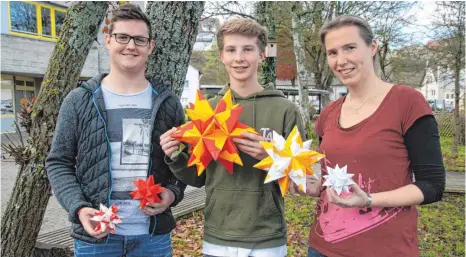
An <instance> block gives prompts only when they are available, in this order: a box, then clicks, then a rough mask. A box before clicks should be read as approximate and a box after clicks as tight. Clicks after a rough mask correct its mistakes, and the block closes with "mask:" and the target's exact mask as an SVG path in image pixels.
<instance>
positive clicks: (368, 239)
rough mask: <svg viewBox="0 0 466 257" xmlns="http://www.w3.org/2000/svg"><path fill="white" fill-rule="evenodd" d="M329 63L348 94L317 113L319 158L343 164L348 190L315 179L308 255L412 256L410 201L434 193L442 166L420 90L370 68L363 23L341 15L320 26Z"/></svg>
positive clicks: (370, 42) (440, 184) (369, 42)
mask: <svg viewBox="0 0 466 257" xmlns="http://www.w3.org/2000/svg"><path fill="white" fill-rule="evenodd" d="M320 37H321V42H322V44H323V46H324V48H325V50H326V52H327V59H328V64H329V66H330V68H331V69H332V71H333V73H334V74H335V75H336V76H337V78H338V79H339V80H340V81H341V82H342V83H343V84H344V85H346V86H347V87H348V91H349V92H348V94H347V95H346V96H344V97H342V98H340V99H338V100H336V101H334V102H332V103H330V104H328V105H327V106H326V107H325V108H324V110H323V111H322V113H321V115H320V116H319V118H318V119H317V121H316V125H315V129H316V131H317V134H318V135H319V138H320V151H321V152H322V153H324V154H325V155H326V158H325V159H324V160H323V161H322V173H323V174H322V175H326V174H327V168H334V167H335V166H336V165H339V167H344V166H347V171H348V173H351V174H354V176H353V177H352V179H353V180H354V182H355V184H354V185H352V186H350V188H351V193H346V194H343V195H337V193H336V192H335V191H334V190H333V189H332V188H330V187H327V188H321V183H315V184H313V185H312V186H309V190H308V192H307V194H308V195H311V196H319V197H320V200H319V202H318V206H317V213H316V217H315V220H314V223H313V225H312V227H311V231H310V233H309V244H310V247H309V257H322V256H330V257H334V256H358V257H359V256H367V257H369V256H370V257H374V256H377V257H384V256H387V257H398V256H409V257H413V256H419V249H418V248H419V247H418V239H417V236H418V235H417V218H418V213H417V210H416V207H415V206H416V205H419V204H426V203H432V202H435V201H439V200H440V199H441V197H442V194H443V190H444V187H445V170H444V167H443V160H442V154H441V149H440V142H439V135H438V127H437V123H436V121H435V118H434V117H433V115H432V111H431V109H430V107H429V105H428V103H427V102H426V100H425V99H424V97H423V96H422V95H421V94H420V93H419V92H418V91H416V90H415V89H412V88H411V87H408V86H405V85H393V84H390V83H387V82H384V81H382V80H381V79H380V78H379V77H378V76H377V74H376V72H375V69H374V64H375V63H376V62H377V61H376V58H375V57H376V53H377V43H376V41H375V40H374V36H373V33H372V30H371V28H370V26H369V24H368V23H367V22H366V21H364V20H363V19H361V18H358V17H355V16H340V17H337V18H335V19H334V20H332V21H330V22H329V23H327V24H326V25H324V27H323V28H322V30H321V33H320Z"/></svg>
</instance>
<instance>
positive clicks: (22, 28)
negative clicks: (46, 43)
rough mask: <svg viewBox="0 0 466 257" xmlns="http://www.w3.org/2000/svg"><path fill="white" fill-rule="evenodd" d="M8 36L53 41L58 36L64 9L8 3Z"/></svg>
mask: <svg viewBox="0 0 466 257" xmlns="http://www.w3.org/2000/svg"><path fill="white" fill-rule="evenodd" d="M8 11H9V17H10V19H9V24H10V34H12V35H17V36H24V37H29V38H39V39H45V40H52V41H55V40H56V38H58V36H59V35H60V32H61V29H62V26H63V21H64V20H65V12H66V10H65V9H60V8H55V7H52V6H48V5H44V4H39V3H35V2H9V4H8Z"/></svg>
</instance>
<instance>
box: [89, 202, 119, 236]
mask: <svg viewBox="0 0 466 257" xmlns="http://www.w3.org/2000/svg"><path fill="white" fill-rule="evenodd" d="M117 212H118V208H117V207H115V206H114V205H113V204H112V206H110V208H107V207H105V206H104V205H103V204H100V211H98V212H97V213H96V214H95V216H94V217H92V218H91V220H93V221H98V222H99V224H97V226H96V228H95V231H99V230H100V231H101V232H104V231H105V230H106V229H108V230H109V231H110V233H115V225H116V224H120V223H122V221H121V217H120V216H118V215H117Z"/></svg>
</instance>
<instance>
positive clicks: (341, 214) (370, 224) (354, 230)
mask: <svg viewBox="0 0 466 257" xmlns="http://www.w3.org/2000/svg"><path fill="white" fill-rule="evenodd" d="M324 154H325V153H324ZM321 163H322V172H323V174H326V173H327V171H326V167H327V166H333V164H331V162H330V161H329V160H328V159H326V158H323V159H322V160H321ZM348 167H349V168H350V167H351V166H350V165H349V166H348ZM348 173H353V172H352V171H351V170H350V169H349V170H348ZM354 181H355V182H356V183H357V184H358V186H359V187H360V188H361V189H362V190H363V191H367V192H369V193H371V186H372V183H373V182H374V181H375V180H373V179H371V178H366V179H363V177H362V175H361V174H360V173H359V174H358V177H357V179H356V178H355V179H354ZM325 194H326V192H325V191H323V192H322V196H323V197H321V198H320V200H319V201H318V203H317V220H318V221H319V223H318V226H317V228H320V230H321V232H320V233H321V234H322V236H323V237H324V239H325V241H327V242H330V243H337V242H340V241H343V240H345V239H348V238H351V237H353V236H356V235H359V234H361V233H363V232H365V231H367V230H370V229H372V228H374V227H377V226H379V225H381V224H383V223H385V222H387V221H388V220H390V219H392V218H394V217H396V215H397V214H398V213H399V212H401V211H403V210H408V209H409V208H410V207H398V208H342V207H340V206H338V205H336V204H333V203H330V202H329V201H328V197H327V196H326V195H325ZM346 194H347V193H346ZM346 194H345V193H344V194H342V196H344V195H346ZM324 195H325V196H324ZM320 233H319V234H320Z"/></svg>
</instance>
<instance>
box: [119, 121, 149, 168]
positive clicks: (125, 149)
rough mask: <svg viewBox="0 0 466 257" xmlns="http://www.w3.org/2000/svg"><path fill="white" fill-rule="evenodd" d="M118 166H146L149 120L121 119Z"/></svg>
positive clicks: (147, 159) (147, 161) (147, 160)
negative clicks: (121, 135)
mask: <svg viewBox="0 0 466 257" xmlns="http://www.w3.org/2000/svg"><path fill="white" fill-rule="evenodd" d="M122 126H123V128H122V131H123V138H122V147H121V162H120V164H122V165H123V164H130V165H131V164H135V165H137V164H148V163H149V154H150V135H149V133H150V131H149V130H150V119H123V121H122Z"/></svg>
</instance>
